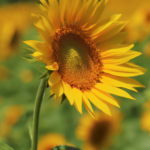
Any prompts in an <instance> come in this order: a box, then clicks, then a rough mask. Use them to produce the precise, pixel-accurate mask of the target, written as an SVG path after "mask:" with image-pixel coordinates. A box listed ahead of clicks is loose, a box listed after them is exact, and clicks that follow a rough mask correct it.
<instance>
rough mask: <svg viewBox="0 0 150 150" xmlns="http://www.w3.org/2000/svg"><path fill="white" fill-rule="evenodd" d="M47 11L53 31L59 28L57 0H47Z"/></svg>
mask: <svg viewBox="0 0 150 150" xmlns="http://www.w3.org/2000/svg"><path fill="white" fill-rule="evenodd" d="M49 5H50V8H49V10H48V11H49V12H48V17H49V19H50V20H51V23H52V24H53V29H54V31H57V30H58V29H59V28H60V23H61V20H60V5H59V4H58V1H57V0H49Z"/></svg>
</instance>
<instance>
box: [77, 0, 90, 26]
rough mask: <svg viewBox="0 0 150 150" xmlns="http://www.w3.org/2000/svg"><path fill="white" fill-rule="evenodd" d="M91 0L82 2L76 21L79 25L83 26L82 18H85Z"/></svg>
mask: <svg viewBox="0 0 150 150" xmlns="http://www.w3.org/2000/svg"><path fill="white" fill-rule="evenodd" d="M90 3H91V1H90V0H89V1H86V2H85V3H83V4H82V9H81V10H80V11H79V13H78V14H77V16H76V18H75V22H76V23H77V24H78V25H79V26H82V22H81V21H82V19H83V18H84V15H85V14H86V11H87V9H88V7H89V5H90Z"/></svg>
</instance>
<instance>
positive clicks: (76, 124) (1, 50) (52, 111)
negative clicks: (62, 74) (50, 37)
mask: <svg viewBox="0 0 150 150" xmlns="http://www.w3.org/2000/svg"><path fill="white" fill-rule="evenodd" d="M34 2H35V1H31V0H28V1H27V0H1V1H0V142H4V143H6V144H8V145H9V146H11V147H12V148H14V149H15V150H29V149H30V147H31V140H30V132H29V131H30V129H31V126H32V116H33V108H34V102H35V97H36V92H37V89H38V86H39V83H40V80H38V79H37V78H38V77H39V76H40V75H41V74H42V73H43V72H44V69H43V64H41V63H30V62H29V61H26V60H25V59H23V58H24V57H29V54H30V53H32V52H31V51H29V47H27V46H26V45H25V44H24V43H23V42H22V41H25V40H35V39H39V38H40V37H39V34H38V32H37V31H36V29H35V27H34V26H33V22H32V18H31V13H35V12H36V11H37V8H36V5H35V3H34ZM116 13H117V14H118V13H119V14H120V13H121V14H122V17H121V18H120V20H130V21H129V23H128V24H127V25H126V27H125V28H124V29H123V30H124V31H127V32H128V36H127V38H126V41H125V43H134V44H135V46H134V48H133V50H136V51H140V52H141V53H142V55H141V56H139V57H137V58H135V59H133V62H134V63H136V64H137V65H140V66H142V67H144V68H146V69H147V71H146V73H145V74H144V75H142V76H138V77H135V79H136V80H138V81H139V82H141V83H142V84H143V85H145V88H138V89H137V90H138V91H139V92H138V93H136V92H133V91H128V92H129V93H130V94H131V95H132V96H133V97H134V98H136V99H137V100H136V101H133V100H129V99H125V98H120V97H116V99H117V100H118V101H119V104H120V106H121V108H120V109H117V108H114V107H112V109H111V110H112V114H113V117H109V116H106V115H104V114H103V113H101V112H98V111H97V112H96V113H97V116H98V118H99V119H98V120H97V121H96V120H94V119H92V118H91V117H90V116H89V115H88V114H87V112H86V110H85V109H84V108H83V110H84V111H83V112H84V113H83V115H81V114H79V113H78V111H77V110H76V109H75V107H74V106H71V105H70V104H69V102H68V101H67V100H65V101H64V102H63V103H62V104H61V105H59V106H58V105H57V104H56V103H54V102H53V97H52V98H49V95H50V93H49V91H50V88H47V89H46V92H45V97H44V100H43V103H42V108H41V113H40V125H39V146H38V150H50V149H51V148H52V147H53V146H56V145H61V144H67V145H75V146H76V147H79V148H81V149H83V150H88V149H89V150H100V149H101V150H110V149H111V150H150V0H142V1H141V0H132V1H131V0H109V1H108V5H107V7H106V9H105V11H104V14H103V17H107V16H110V15H113V14H116ZM93 107H94V106H93ZM94 109H95V110H97V109H96V108H94Z"/></svg>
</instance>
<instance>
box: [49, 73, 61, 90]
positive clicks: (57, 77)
mask: <svg viewBox="0 0 150 150" xmlns="http://www.w3.org/2000/svg"><path fill="white" fill-rule="evenodd" d="M60 79H61V75H60V74H59V73H58V72H57V71H54V72H53V73H52V74H51V75H50V77H49V80H48V84H49V86H50V87H52V86H54V85H55V84H57V83H58V82H59V81H60Z"/></svg>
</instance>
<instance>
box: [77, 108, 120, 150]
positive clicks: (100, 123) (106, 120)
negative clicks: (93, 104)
mask: <svg viewBox="0 0 150 150" xmlns="http://www.w3.org/2000/svg"><path fill="white" fill-rule="evenodd" d="M112 110H113V112H112V114H113V116H112V117H110V116H108V115H106V114H102V113H100V112H96V115H97V120H95V119H93V118H91V116H90V115H88V114H85V115H84V116H82V117H81V119H80V121H79V125H78V127H77V130H76V135H77V137H78V139H80V140H82V141H84V144H83V149H87V150H88V149H89V150H90V149H100V148H103V147H106V146H108V145H110V144H111V137H112V136H113V134H117V133H119V132H120V126H121V120H122V114H121V113H120V112H119V111H117V110H115V109H114V108H112ZM88 147H89V148H88Z"/></svg>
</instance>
